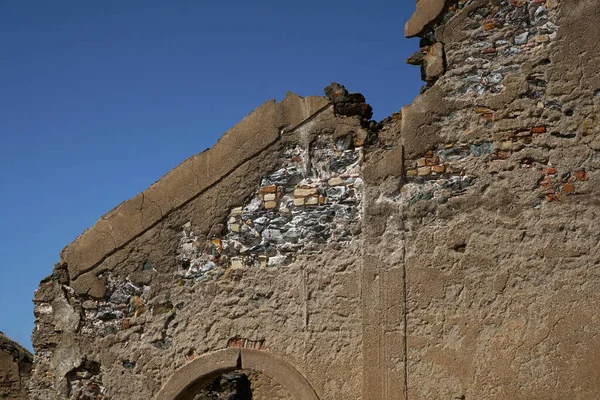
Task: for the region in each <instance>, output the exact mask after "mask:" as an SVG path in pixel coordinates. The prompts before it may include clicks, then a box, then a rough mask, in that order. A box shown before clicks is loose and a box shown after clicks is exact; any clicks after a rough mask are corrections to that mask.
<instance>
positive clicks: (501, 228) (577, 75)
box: [377, 0, 600, 400]
mask: <svg viewBox="0 0 600 400" xmlns="http://www.w3.org/2000/svg"><path fill="white" fill-rule="evenodd" d="M440 5H441V7H439V6H440ZM427 7H434V8H435V9H436V10H438V9H439V10H440V11H439V12H440V14H437V11H436V15H435V16H434V17H430V16H429V17H427V15H426V13H424V11H422V12H421V13H420V14H419V12H417V14H415V16H414V17H413V19H412V20H411V22H410V23H409V24H407V32H406V33H407V35H411V36H412V35H418V36H420V38H421V43H420V44H421V46H422V48H421V50H420V53H421V55H422V56H423V58H422V61H421V62H422V64H423V65H422V71H423V76H424V79H425V80H426V86H425V87H424V90H423V94H422V95H420V96H419V97H418V98H417V99H416V100H415V102H414V103H413V104H411V105H410V106H408V107H406V108H405V109H403V112H402V117H403V120H402V126H401V137H402V144H403V145H404V150H405V160H404V164H405V174H404V178H403V181H402V183H400V184H399V190H389V188H388V187H385V186H382V187H381V188H380V191H378V192H377V193H378V194H379V196H381V195H383V197H384V198H385V200H384V202H385V203H386V204H388V205H387V207H395V206H397V207H398V208H397V209H393V211H390V214H391V215H394V214H395V213H396V210H398V211H397V212H399V213H400V215H401V220H402V223H401V224H400V225H401V228H399V231H400V232H399V233H398V234H397V235H396V236H395V237H397V238H398V239H400V240H401V241H402V243H403V244H404V246H405V252H404V255H403V265H404V269H405V271H406V275H405V281H404V285H405V288H406V291H405V299H404V301H405V302H406V316H405V318H406V349H407V354H406V358H407V369H406V377H407V383H406V398H409V399H411V400H413V399H434V398H436V399H437V398H463V399H465V398H466V399H474V398H477V399H481V398H484V399H537V398H539V399H548V398H563V397H569V398H577V399H593V398H596V397H597V396H598V393H599V389H600V388H599V386H598V382H600V368H599V367H600V365H599V364H598V360H599V358H598V356H599V354H598V349H600V336H599V335H598V333H599V332H598V328H597V326H598V318H599V314H598V312H597V310H596V304H597V303H598V301H599V300H600V299H599V297H598V293H599V292H598V289H599V288H600V280H599V278H600V275H599V273H600V269H599V265H598V260H599V256H600V253H599V248H598V241H599V239H600V236H599V232H598V230H597V228H596V225H597V222H596V218H597V214H598V201H597V198H598V190H599V188H600V185H598V183H597V182H598V179H600V175H599V172H598V168H599V166H600V165H599V164H598V160H599V153H598V150H600V147H599V146H598V144H599V143H600V142H599V141H598V140H599V139H598V138H599V136H598V133H599V130H598V126H597V122H596V121H597V116H598V112H599V111H600V109H599V106H600V103H599V100H598V99H599V97H598V94H599V93H600V92H599V91H598V87H599V85H600V70H599V68H598V67H597V62H598V53H597V51H596V44H597V41H598V38H600V35H599V31H598V26H597V21H598V16H599V15H600V4H598V3H597V2H595V1H557V0H547V1H546V0H527V1H525V0H510V1H477V0H474V1H449V2H445V4H444V2H440V1H437V2H436V1H426V0H421V1H420V2H419V3H418V8H419V9H421V10H425V9H427ZM436 7H438V8H436ZM425 17H427V18H425ZM417 22H419V23H417ZM415 26H416V27H415ZM586 38H587V39H586ZM591 38H594V39H593V40H591ZM419 59H420V57H419V55H415V56H413V57H411V59H410V60H409V61H411V62H413V63H415V60H419ZM416 63H419V62H416ZM440 66H441V68H437V67H440ZM378 198H381V197H378ZM392 205H393V206H392ZM394 229H395V228H394ZM387 230H388V231H389V230H391V229H390V228H389V227H388V229H387Z"/></svg>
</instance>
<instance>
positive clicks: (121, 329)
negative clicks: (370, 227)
mask: <svg viewBox="0 0 600 400" xmlns="http://www.w3.org/2000/svg"><path fill="white" fill-rule="evenodd" d="M338 100H340V99H336V104H335V105H332V104H330V103H329V100H327V99H325V98H307V99H301V98H300V97H298V96H295V95H292V94H290V95H288V97H286V99H285V100H283V102H282V103H276V104H275V103H273V104H274V106H275V108H276V109H275V110H274V111H269V110H268V112H270V113H265V112H264V111H263V110H264V108H265V107H269V108H270V107H272V105H271V103H268V104H267V106H263V107H262V108H259V109H258V110H257V111H255V112H254V114H251V115H250V116H249V117H247V118H250V119H252V120H253V121H254V122H253V126H255V127H256V132H257V133H256V134H255V136H254V137H261V140H262V136H263V133H261V130H264V129H266V128H269V123H271V124H272V125H273V124H274V123H278V124H280V125H275V126H274V128H276V129H274V138H275V139H274V141H273V143H270V144H267V145H263V148H262V149H261V150H260V151H258V153H257V154H256V155H254V156H253V155H252V154H250V155H247V154H246V153H243V152H241V153H240V160H238V161H239V165H238V166H237V167H235V168H233V169H232V170H231V171H229V172H228V174H226V175H224V176H223V177H222V178H221V179H220V180H218V181H216V183H215V184H213V185H209V186H207V187H206V188H204V189H201V190H200V191H199V193H198V194H193V195H192V197H191V198H190V199H189V200H180V203H181V205H179V203H174V204H173V208H172V210H168V209H165V208H162V207H161V214H160V215H163V216H164V217H162V218H161V219H159V220H158V222H157V223H155V224H154V225H151V227H150V228H148V229H146V230H144V229H143V224H142V225H138V229H139V230H140V233H139V234H137V233H135V231H134V230H133V228H131V226H130V225H129V221H131V220H135V219H136V218H139V219H140V220H141V221H146V218H147V216H146V213H145V210H146V208H147V207H148V208H149V207H152V206H153V204H154V203H153V202H154V201H156V200H152V201H150V200H149V197H150V196H149V195H148V194H147V192H148V191H151V189H153V188H159V189H160V191H159V190H158V189H154V192H153V196H154V197H153V199H157V198H173V194H172V193H173V192H172V191H173V190H179V191H183V190H184V189H182V188H179V187H178V186H177V185H176V184H173V185H171V184H170V183H169V180H170V179H171V176H173V175H177V174H178V172H177V171H175V172H172V173H170V174H169V175H167V176H166V177H164V178H163V179H162V180H161V181H159V182H157V183H156V184H155V185H154V187H153V188H150V189H149V190H148V191H147V192H144V193H143V194H142V195H141V196H138V197H137V198H134V199H132V200H130V201H128V202H126V203H124V204H122V205H121V206H119V207H118V208H117V209H115V210H114V211H112V212H111V213H109V214H108V215H107V216H105V217H103V218H102V219H101V220H100V221H99V222H98V224H99V225H102V224H107V226H109V227H108V228H106V231H107V232H110V235H109V237H108V238H106V239H105V237H106V236H102V235H100V234H99V233H98V232H100V231H101V230H102V229H104V228H99V227H97V226H95V227H94V228H92V229H91V230H89V231H87V232H85V233H84V234H83V235H82V236H81V237H80V238H78V239H77V241H75V242H74V243H73V244H72V245H70V246H69V247H67V248H66V249H65V250H64V251H63V253H62V259H61V263H60V264H58V265H57V266H56V268H55V271H54V273H53V275H52V276H50V277H49V278H47V279H46V280H45V281H44V282H42V284H41V286H40V289H39V290H38V291H37V293H36V297H35V303H36V308H35V312H36V317H37V320H36V330H35V332H34V335H33V341H34V346H35V348H36V361H37V363H36V369H35V376H34V379H33V383H32V385H31V395H32V398H39V399H50V398H53V399H54V398H72V399H76V398H83V397H85V396H88V397H94V398H96V397H98V398H106V399H109V398H110V399H138V398H140V399H141V398H154V397H155V396H156V395H157V393H158V391H159V390H160V389H161V387H162V386H163V385H164V384H165V383H166V382H167V380H168V379H169V378H170V377H171V376H172V375H173V374H174V373H175V372H176V371H177V370H178V368H180V367H181V366H183V365H185V364H187V363H188V362H190V361H192V360H194V359H195V358H197V357H199V356H201V355H203V354H206V353H210V352H211V351H215V350H219V349H224V348H230V347H233V348H251V349H260V350H262V351H265V352H269V353H270V354H274V355H276V356H278V357H280V358H282V359H284V360H285V361H286V362H288V363H289V364H290V365H293V366H294V368H296V369H298V370H300V371H302V373H303V374H304V375H305V376H306V377H307V379H308V380H309V381H310V383H311V385H312V386H313V387H314V389H315V390H316V391H318V392H320V393H341V394H343V395H344V396H345V397H350V396H351V395H352V394H353V393H354V394H355V393H357V392H359V391H360V381H356V380H355V379H354V381H355V382H354V383H352V381H353V377H355V376H357V375H360V369H361V365H362V364H361V362H360V361H359V360H360V357H361V354H360V342H361V334H362V331H361V323H360V314H355V313H354V312H353V310H355V309H356V308H358V307H359V306H358V304H359V294H360V291H359V285H358V281H359V275H358V271H359V270H360V262H359V261H360V249H361V247H362V246H361V245H360V240H361V239H360V237H361V236H360V215H361V201H362V179H361V178H360V165H361V163H362V156H363V145H364V144H365V143H366V142H368V141H369V140H370V139H369V138H370V137H371V138H372V136H373V135H372V133H371V132H370V131H369V129H368V124H365V120H364V118H361V117H360V116H354V115H353V114H355V113H356V112H358V113H362V112H368V111H369V108H368V107H366V106H364V107H363V106H360V104H361V103H360V100H361V99H360V98H358V99H357V98H351V99H342V100H340V101H338ZM362 101H364V98H363V99H362ZM353 104H354V105H357V106H360V107H359V109H357V110H352V109H351V108H352V105H353ZM344 105H345V106H346V107H347V108H348V109H342V108H341V107H342V106H344ZM361 107H362V108H361ZM340 112H343V113H344V114H346V115H340ZM257 113H259V114H260V115H258V116H257V115H256V114H257ZM269 119H271V121H274V122H270V121H269ZM278 121H283V122H278ZM242 124H244V121H242ZM246 125H247V124H246ZM244 128H245V129H243V130H242V129H237V127H236V128H233V133H228V134H226V135H225V136H224V139H227V138H230V141H231V142H232V143H235V144H236V146H239V148H241V149H243V148H244V147H243V146H245V145H246V146H255V145H256V144H255V143H252V141H253V140H254V137H249V138H248V136H249V132H248V130H247V129H248V127H247V126H245V127H244ZM236 129H237V131H236ZM221 140H223V139H221ZM219 146H220V147H223V146H221V144H220V143H218V144H217V146H216V147H215V148H213V149H211V150H209V152H210V153H209V157H210V161H207V162H209V163H220V162H225V160H226V162H228V163H233V161H232V160H231V157H232V153H231V152H223V153H219V154H218V155H217V156H213V153H215V149H218V148H219ZM237 149H238V147H235V148H234V150H237ZM227 150H230V149H227ZM202 154H206V153H202ZM202 154H201V155H200V156H197V157H196V158H193V159H192V160H191V161H189V160H188V161H186V162H185V163H184V164H183V166H185V165H186V164H188V165H190V164H191V170H192V171H193V174H191V176H190V175H189V174H188V175H185V174H184V177H183V178H178V179H177V184H182V185H188V182H189V180H190V179H191V180H192V181H194V179H195V175H196V174H198V171H195V170H194V169H195V168H196V167H197V166H198V165H200V163H199V162H198V161H197V160H198V157H202ZM179 168H182V167H179ZM212 169H213V167H212V166H211V164H209V168H208V170H209V171H210V170H212ZM186 173H187V172H186ZM165 180H167V182H164V181H165ZM163 188H164V189H163ZM186 190H187V189H186ZM157 192H159V193H157ZM130 203H134V204H130ZM140 207H141V209H139V208H140ZM132 210H133V212H134V214H139V215H130V214H131V213H132ZM142 214H143V215H142ZM151 215H152V214H151ZM148 218H149V217H148ZM121 221H125V222H123V223H125V226H124V227H123V226H122V225H121ZM148 221H151V220H150V219H149V220H148ZM98 224H97V225H98ZM123 229H129V232H130V233H129V234H130V236H131V237H130V238H129V237H127V236H122V235H124V234H123V232H122V230H123ZM132 232H133V234H132ZM110 236H112V237H110ZM119 237H122V238H121V239H117V238H119ZM98 240H107V241H108V243H107V244H102V243H100V244H99V246H98V247H105V248H107V249H111V250H110V251H109V252H108V253H106V254H102V253H101V252H96V251H94V252H91V251H89V250H88V249H89V248H90V246H92V245H94V246H96V244H94V243H95V242H96V241H98ZM119 243H123V244H122V245H121V246H119ZM332 259H333V260H334V261H333V262H332V261H331V260H332ZM322 355H326V356H322ZM349 366H350V367H349ZM253 381H254V382H255V386H256V393H255V395H257V396H260V395H261V393H263V395H265V396H268V395H269V394H270V393H285V389H283V388H281V387H280V386H278V383H277V382H272V380H269V379H262V378H261V379H258V378H257V379H254V380H253ZM82 396H83V397H82ZM257 398H260V397H257Z"/></svg>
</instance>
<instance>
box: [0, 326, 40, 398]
mask: <svg viewBox="0 0 600 400" xmlns="http://www.w3.org/2000/svg"><path fill="white" fill-rule="evenodd" d="M32 363H33V355H32V354H31V353H29V351H27V350H26V349H24V348H23V347H21V346H19V345H18V344H17V343H15V342H13V341H12V340H10V339H9V338H7V337H6V336H4V334H3V333H2V332H0V399H10V400H23V399H27V398H28V397H27V381H28V380H29V376H30V374H31V366H32Z"/></svg>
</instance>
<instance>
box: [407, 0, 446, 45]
mask: <svg viewBox="0 0 600 400" xmlns="http://www.w3.org/2000/svg"><path fill="white" fill-rule="evenodd" d="M444 3H445V1H444V0H420V1H418V2H417V10H416V11H415V13H414V14H413V15H412V16H411V17H410V19H409V20H408V22H407V23H406V25H405V26H404V36H406V37H413V36H417V35H418V34H419V33H421V31H422V30H423V28H425V26H427V24H429V23H430V22H432V21H433V20H435V19H436V18H437V17H438V16H439V15H440V13H441V12H442V10H443V9H444Z"/></svg>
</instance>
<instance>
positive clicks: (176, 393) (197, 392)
mask: <svg viewBox="0 0 600 400" xmlns="http://www.w3.org/2000/svg"><path fill="white" fill-rule="evenodd" d="M264 379H266V380H268V381H269V382H273V383H274V384H276V385H277V386H278V387H280V388H281V389H282V390H285V391H286V392H287V393H289V394H290V395H291V396H292V397H293V398H294V399H295V400H319V398H318V396H317V394H316V392H315V391H314V389H313V388H312V386H311V385H310V384H309V383H308V381H307V380H306V378H305V377H304V376H303V375H302V374H301V373H300V372H298V370H296V369H295V368H294V367H292V366H291V365H290V364H288V363H287V362H285V361H283V360H281V359H279V358H278V357H276V356H274V355H273V354H270V353H268V352H266V351H261V350H253V349H237V348H236V349H226V350H219V351H216V352H214V353H209V354H206V355H203V356H201V357H199V358H197V359H195V360H194V361H192V362H190V363H189V364H187V365H185V366H183V367H182V368H180V369H179V370H178V371H176V372H175V374H173V376H172V377H171V378H170V379H169V380H168V382H167V383H166V385H165V386H164V387H163V388H162V390H161V391H160V392H159V394H158V396H157V397H156V400H197V399H199V398H202V397H203V396H204V397H207V396H208V397H211V396H213V397H214V398H218V397H219V395H220V394H219V393H222V392H224V391H231V390H235V391H236V393H238V392H239V395H240V396H241V397H244V396H245V397H244V400H249V399H248V397H250V398H252V397H251V396H252V394H251V393H250V394H249V396H248V393H247V390H248V389H249V388H250V380H254V382H265V380H264ZM246 386H247V387H246Z"/></svg>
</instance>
